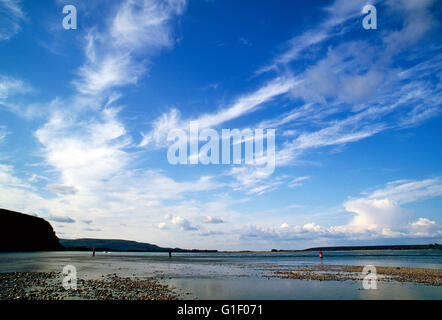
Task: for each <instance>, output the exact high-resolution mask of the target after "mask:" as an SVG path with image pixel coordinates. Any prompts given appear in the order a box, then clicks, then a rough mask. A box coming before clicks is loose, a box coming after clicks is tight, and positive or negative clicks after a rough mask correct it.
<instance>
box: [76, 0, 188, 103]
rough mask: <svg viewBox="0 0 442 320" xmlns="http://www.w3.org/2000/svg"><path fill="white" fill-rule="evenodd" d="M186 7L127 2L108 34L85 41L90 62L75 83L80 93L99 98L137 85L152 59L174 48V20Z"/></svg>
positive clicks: (179, 0) (180, 1) (174, 1)
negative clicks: (119, 89)
mask: <svg viewBox="0 0 442 320" xmlns="http://www.w3.org/2000/svg"><path fill="white" fill-rule="evenodd" d="M185 4H186V1H185V0H171V1H148V0H140V1H132V0H127V1H124V2H123V3H122V5H121V6H120V7H119V8H118V10H117V12H116V14H115V16H114V17H113V18H112V20H111V21H110V23H109V25H106V26H105V31H104V32H99V31H97V30H98V29H97V28H92V29H91V30H90V31H89V33H88V34H87V35H86V37H85V42H86V46H85V53H86V57H87V62H86V63H85V64H84V65H83V66H82V67H81V68H80V70H79V76H80V79H78V80H75V81H74V84H75V85H76V87H77V89H78V90H79V92H81V93H83V94H98V93H100V92H102V91H106V90H108V89H110V88H115V87H119V86H124V85H128V84H135V83H137V82H138V80H139V78H140V77H141V76H142V75H143V74H144V73H145V72H146V70H147V68H148V65H149V63H150V59H151V58H152V57H153V56H154V55H155V54H157V53H158V52H159V51H160V50H161V49H164V48H170V47H171V46H173V44H174V38H173V36H172V27H171V23H172V22H171V20H172V18H174V17H175V16H177V15H179V14H181V13H182V12H183V10H184V7H185ZM140 55H142V59H139V57H140Z"/></svg>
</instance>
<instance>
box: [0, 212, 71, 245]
mask: <svg viewBox="0 0 442 320" xmlns="http://www.w3.org/2000/svg"><path fill="white" fill-rule="evenodd" d="M62 249H63V247H62V246H61V245H60V243H59V239H58V238H57V236H56V235H55V232H54V229H53V228H52V226H51V224H50V223H49V222H47V221H46V220H44V219H42V218H38V217H34V216H31V215H28V214H24V213H20V212H15V211H10V210H5V209H0V252H14V251H51V250H62Z"/></svg>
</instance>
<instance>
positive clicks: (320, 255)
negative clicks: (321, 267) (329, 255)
mask: <svg viewBox="0 0 442 320" xmlns="http://www.w3.org/2000/svg"><path fill="white" fill-rule="evenodd" d="M319 258H321V259H322V251H319Z"/></svg>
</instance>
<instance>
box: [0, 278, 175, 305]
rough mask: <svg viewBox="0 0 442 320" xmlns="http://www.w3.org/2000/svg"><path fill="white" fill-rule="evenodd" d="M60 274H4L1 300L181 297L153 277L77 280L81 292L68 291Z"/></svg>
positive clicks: (1, 281) (155, 298)
mask: <svg viewBox="0 0 442 320" xmlns="http://www.w3.org/2000/svg"><path fill="white" fill-rule="evenodd" d="M62 280H63V276H62V275H61V274H59V273H56V272H11V273H0V300H66V299H81V300H175V299H177V295H176V293H175V292H174V291H172V290H171V289H169V288H168V286H166V285H162V284H160V283H159V282H158V281H156V280H155V279H152V278H148V279H142V280H141V279H138V278H135V279H132V278H121V277H118V276H117V275H115V274H114V275H107V276H103V277H102V279H101V280H82V279H78V280H77V289H76V290H73V289H68V290H67V289H65V288H64V287H63V285H62Z"/></svg>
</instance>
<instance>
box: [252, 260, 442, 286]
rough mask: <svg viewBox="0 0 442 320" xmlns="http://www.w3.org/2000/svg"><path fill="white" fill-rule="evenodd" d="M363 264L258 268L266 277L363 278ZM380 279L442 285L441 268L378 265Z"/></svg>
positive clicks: (266, 266)
mask: <svg viewBox="0 0 442 320" xmlns="http://www.w3.org/2000/svg"><path fill="white" fill-rule="evenodd" d="M363 268H364V267H363V266H347V265H313V264H305V265H270V264H269V265H261V266H259V267H258V270H263V271H270V272H271V274H268V275H265V277H276V278H284V279H307V280H320V281H322V280H335V281H342V280H362V279H363V278H364V275H363V274H362V271H363ZM376 274H377V277H378V280H379V281H398V282H415V283H425V284H429V285H433V286H441V285H442V270H441V269H425V268H404V267H379V266H376Z"/></svg>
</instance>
